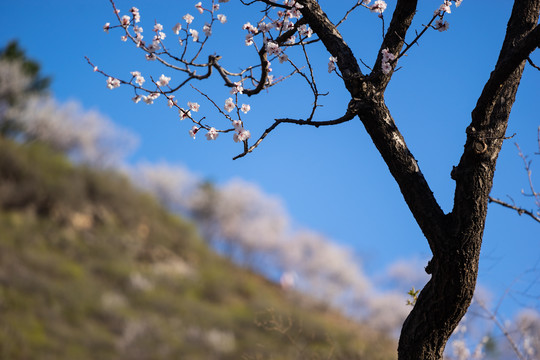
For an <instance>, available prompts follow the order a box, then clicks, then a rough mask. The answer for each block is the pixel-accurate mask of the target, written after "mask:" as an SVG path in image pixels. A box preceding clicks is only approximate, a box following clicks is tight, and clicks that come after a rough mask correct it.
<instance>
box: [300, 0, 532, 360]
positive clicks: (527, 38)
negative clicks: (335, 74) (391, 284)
mask: <svg viewBox="0 0 540 360" xmlns="http://www.w3.org/2000/svg"><path fill="white" fill-rule="evenodd" d="M298 2H300V3H301V4H302V5H304V8H303V9H301V12H302V14H303V17H304V19H305V21H306V22H307V23H308V24H309V25H310V26H311V28H312V29H313V31H314V32H315V33H317V35H318V37H319V38H320V39H321V41H322V42H323V44H324V46H325V47H326V49H327V50H328V51H329V52H330V53H331V54H332V56H335V57H337V59H338V63H337V65H338V67H339V69H340V71H341V73H342V74H343V80H344V83H345V86H346V87H347V89H348V91H349V92H350V94H351V102H350V103H349V109H348V113H352V114H354V115H357V116H358V117H359V118H360V120H361V121H362V123H363V124H364V126H365V128H366V130H367V132H368V133H369V135H370V136H371V139H372V141H373V143H374V144H375V146H376V147H377V149H378V150H379V152H380V154H381V155H382V157H383V159H384V161H385V162H386V164H387V165H388V168H389V170H390V172H391V174H392V176H393V177H394V179H395V180H396V182H397V183H398V185H399V187H400V189H401V193H402V194H403V197H404V199H405V201H406V203H407V205H408V206H409V209H410V210H411V212H412V214H413V215H414V217H415V219H416V221H417V222H418V225H419V226H420V228H421V229H422V232H423V233H424V235H425V237H426V239H427V241H428V243H429V245H430V248H431V251H432V253H433V258H432V260H431V261H430V262H429V264H428V266H427V267H426V271H427V272H428V273H429V274H431V279H430V281H429V282H428V283H427V285H426V286H425V287H424V289H423V290H422V291H421V293H420V295H419V297H418V300H417V302H416V305H415V306H414V308H413V310H412V311H411V313H410V315H409V316H408V318H407V320H406V321H405V323H404V325H403V328H402V332H401V336H400V340H399V348H398V354H399V359H411V360H421V359H442V354H443V351H444V347H445V345H446V342H447V341H448V338H449V337H450V335H451V334H452V332H453V330H454V329H455V328H456V326H457V325H458V323H459V321H460V320H461V318H462V317H463V316H464V315H465V313H466V311H467V308H468V307H469V305H470V303H471V300H472V297H473V293H474V289H475V285H476V278H477V274H478V261H479V257H480V247H481V244H482V236H483V231H484V223H485V219H486V214H487V203H488V195H489V193H490V191H491V187H492V183H493V174H494V172H495V164H496V161H497V157H498V154H499V151H500V149H501V146H502V143H503V140H504V136H505V132H506V128H507V124H508V117H509V115H510V110H511V108H512V105H513V103H514V100H515V95H516V92H517V89H518V86H519V82H520V79H521V76H522V73H523V69H524V66H525V61H526V59H527V58H528V56H529V54H530V53H531V52H532V51H534V50H535V49H536V48H537V47H538V46H540V27H539V25H538V17H539V13H540V0H516V1H515V3H514V6H513V9H512V14H511V16H510V20H509V22H508V27H507V33H506V37H505V40H504V43H503V45H502V48H501V51H500V54H499V59H498V61H497V64H496V66H495V69H494V70H493V72H492V73H491V76H490V78H489V80H488V81H487V83H486V85H485V87H484V89H483V91H482V94H481V95H480V97H479V99H478V102H477V105H476V107H475V109H474V110H473V112H472V115H471V118H472V120H471V124H470V125H469V126H468V127H467V130H466V133H467V140H466V143H465V146H464V151H463V155H462V157H461V160H460V162H459V164H458V166H457V167H455V168H454V169H453V171H452V173H451V177H452V179H454V180H455V181H456V189H455V195H454V207H453V210H452V211H451V212H450V213H448V214H444V212H443V211H442V209H441V208H440V206H439V205H438V203H437V201H436V199H435V197H434V196H433V193H432V191H431V190H430V188H429V185H428V184H427V182H426V180H425V178H424V176H423V174H422V172H421V171H420V169H419V166H418V164H417V162H416V160H415V158H414V157H413V155H412V154H411V152H410V151H409V149H408V148H407V145H406V143H405V140H404V139H403V136H402V135H401V133H400V132H399V130H398V128H397V126H396V124H395V123H394V119H393V118H392V115H391V113H390V111H389V109H388V108H387V107H386V104H385V101H384V92H385V89H386V86H387V85H388V82H389V81H390V79H391V77H392V74H393V72H392V71H391V72H390V73H389V74H383V72H382V71H380V70H381V63H382V56H381V55H380V52H379V57H378V59H377V61H376V63H375V66H374V71H373V72H372V73H371V74H369V75H365V74H363V73H362V72H361V70H360V67H359V65H358V62H357V61H356V58H355V57H354V54H353V52H352V50H351V49H350V48H349V46H348V45H347V44H346V42H345V41H344V40H343V38H342V36H341V35H340V33H339V31H338V29H337V27H336V26H335V25H334V24H332V22H331V21H330V20H329V19H328V17H327V16H326V14H325V13H324V12H323V11H322V9H321V8H320V6H319V3H318V1H317V0H298ZM416 6H417V1H416V0H398V2H397V5H396V9H395V11H394V14H393V16H392V21H391V23H390V25H389V28H388V30H387V32H386V36H385V37H384V40H383V43H382V45H381V50H382V49H388V50H389V52H390V53H392V54H394V55H396V56H398V55H399V54H400V52H401V51H403V46H404V41H403V39H405V35H406V33H407V30H408V29H409V26H410V24H411V22H412V20H413V17H414V15H415V12H416Z"/></svg>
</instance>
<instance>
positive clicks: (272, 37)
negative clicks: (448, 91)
mask: <svg viewBox="0 0 540 360" xmlns="http://www.w3.org/2000/svg"><path fill="white" fill-rule="evenodd" d="M227 2H229V0H218V1H212V2H211V5H209V6H208V7H205V6H204V4H203V3H204V1H198V2H197V3H196V4H195V5H194V7H195V10H196V12H198V13H199V14H205V13H206V14H210V17H211V21H209V22H206V23H205V24H204V25H203V26H202V30H201V29H199V30H201V33H204V36H206V37H209V36H211V35H212V26H213V24H214V22H217V21H219V22H220V23H222V24H224V23H225V22H226V21H227V17H226V16H225V15H223V14H217V13H216V12H217V11H218V10H219V9H220V3H227ZM370 2H371V0H364V1H363V4H364V6H365V7H367V8H368V9H370V10H371V11H372V12H375V13H378V14H379V16H382V13H383V12H384V11H385V9H386V7H387V4H386V2H385V1H383V0H376V1H374V3H373V4H372V5H371V6H368V4H369V3H370ZM283 4H284V5H285V6H286V7H287V8H286V9H280V10H278V11H277V15H278V16H277V18H275V19H271V18H269V17H268V16H265V17H264V18H263V20H261V21H259V22H257V23H256V25H252V24H251V23H249V22H246V23H245V24H244V25H243V29H244V30H246V31H247V35H246V38H245V44H246V45H247V46H250V45H254V38H255V37H256V36H260V38H261V40H262V43H263V49H264V50H265V51H266V53H267V54H269V55H272V56H275V57H277V58H278V59H279V62H280V63H284V62H286V61H289V58H288V56H287V54H285V50H286V49H287V47H288V46H292V45H295V44H296V43H297V37H299V38H300V40H299V41H300V42H302V41H304V40H305V39H306V38H310V37H312V35H313V30H312V29H311V28H310V27H309V26H308V25H307V24H301V25H300V24H297V23H295V19H300V18H301V17H302V13H301V11H302V9H303V8H304V6H303V5H302V4H300V3H299V2H297V0H283ZM113 6H114V3H113ZM444 11H446V10H444ZM129 12H130V15H123V16H121V15H120V10H117V9H116V7H115V13H116V16H117V19H118V25H116V26H111V24H110V23H106V24H105V26H104V27H103V29H104V31H105V32H108V31H109V30H110V29H111V28H114V27H116V28H120V29H123V30H124V31H125V34H124V35H123V36H122V38H121V39H122V40H123V41H127V40H128V39H131V40H132V41H133V42H134V43H135V45H136V46H137V47H139V48H141V49H142V50H144V51H145V57H146V59H147V60H156V59H158V57H159V56H160V55H161V54H162V53H165V54H168V50H167V47H165V45H164V40H165V39H166V37H167V35H166V33H165V31H164V27H163V25H162V24H160V23H158V22H156V23H155V24H154V25H153V28H152V32H153V33H154V34H153V35H152V39H151V42H150V41H145V40H146V39H144V36H143V28H142V27H141V26H139V25H138V23H139V22H140V21H141V15H140V12H139V9H138V8H136V7H132V8H131V9H130V10H129ZM447 12H449V11H447ZM215 14H217V15H215ZM182 19H183V21H185V23H180V22H179V23H176V24H175V25H174V26H173V27H172V32H173V33H174V34H175V35H178V36H179V38H178V41H179V43H180V45H181V46H182V45H184V41H187V40H188V39H189V37H191V39H192V41H193V42H198V43H199V44H200V46H201V48H202V46H203V45H204V43H205V42H206V39H204V41H199V39H200V33H199V31H198V30H196V29H195V28H192V23H193V22H194V20H195V16H193V15H192V14H189V13H187V14H185V15H184V16H183V17H182ZM131 29H132V30H133V32H131V31H130V30H131ZM290 30H295V33H297V35H292V36H290V37H289V38H288V39H283V38H279V35H281V34H283V33H284V32H286V31H290ZM274 31H275V32H276V33H275V34H273V32H274ZM278 38H279V40H278ZM186 46H187V43H186ZM255 47H256V48H257V46H255ZM199 51H200V50H199ZM257 51H259V48H257ZM392 60H394V55H392V54H390V53H387V52H384V51H383V71H384V72H385V73H388V72H389V71H390V70H391V68H392V66H391V65H390V61H392ZM180 61H184V60H183V55H182V59H180ZM192 61H193V60H192ZM336 63H337V58H336V57H330V59H329V63H328V72H329V73H331V72H332V71H335V69H336ZM263 66H264V68H265V69H266V71H267V73H266V79H265V84H264V85H265V86H269V85H271V84H272V82H273V76H272V75H270V74H269V73H270V72H272V68H271V67H270V62H269V61H268V60H266V62H265V63H264V64H263ZM96 71H97V70H96ZM104 74H105V73H104ZM105 75H106V74H105ZM106 76H108V75H106ZM131 76H132V78H131V80H130V81H123V80H119V79H116V78H113V77H110V76H108V79H107V87H108V88H109V89H114V88H117V87H119V86H120V85H121V84H127V85H131V86H133V87H134V88H135V91H136V94H135V96H134V97H133V99H132V100H133V101H134V102H135V103H138V102H140V101H141V100H142V101H143V102H145V103H146V104H153V103H154V101H155V100H156V99H157V98H158V97H159V96H160V95H162V94H163V95H164V96H165V97H166V98H167V103H168V106H169V107H171V108H172V107H173V106H174V107H176V108H177V109H178V111H179V116H180V119H181V120H184V119H186V118H188V119H191V121H193V122H194V123H195V125H193V127H192V128H191V129H190V130H189V133H190V135H191V136H192V137H193V138H195V135H196V134H197V132H198V131H199V130H200V129H205V130H207V134H206V138H207V139H208V140H215V139H216V138H217V137H218V135H219V133H220V132H223V131H225V132H227V131H231V129H229V130H216V129H215V128H214V127H210V126H209V125H205V124H202V123H201V120H199V121H197V120H195V119H194V118H193V117H192V115H191V114H192V112H197V111H198V110H199V104H197V103H194V102H188V106H187V109H184V108H181V107H179V106H178V105H177V101H176V100H175V99H174V96H173V95H171V94H170V92H171V91H172V89H171V87H169V83H170V81H171V78H170V77H168V76H165V75H164V74H162V75H161V76H160V77H159V79H158V80H157V81H154V80H152V83H153V84H155V85H156V88H155V89H149V88H147V87H143V86H144V84H145V83H146V80H145V78H144V77H143V76H142V75H141V73H140V72H139V71H133V72H131ZM244 80H246V79H244V78H241V79H240V80H238V81H236V82H235V81H234V80H232V82H231V83H229V84H228V85H229V86H230V87H231V90H230V93H231V94H232V95H236V96H238V95H237V94H242V93H243V91H244V88H243V82H244ZM164 87H165V88H167V87H168V90H164V89H163V90H162V88H164ZM137 91H142V92H144V94H145V95H140V94H137ZM235 108H236V109H237V113H238V115H240V111H241V112H243V113H244V114H246V113H247V112H248V111H249V110H250V106H249V105H247V104H242V106H239V105H237V103H236V101H233V99H232V98H228V99H227V100H226V101H225V110H226V111H227V112H229V113H230V112H231V111H232V110H234V109H235ZM226 116H227V117H228V118H229V119H230V117H229V115H226ZM230 120H231V121H233V128H234V141H235V142H238V141H246V140H247V139H249V138H250V132H249V131H248V130H245V129H244V127H243V122H242V121H241V120H240V119H239V120H232V119H230Z"/></svg>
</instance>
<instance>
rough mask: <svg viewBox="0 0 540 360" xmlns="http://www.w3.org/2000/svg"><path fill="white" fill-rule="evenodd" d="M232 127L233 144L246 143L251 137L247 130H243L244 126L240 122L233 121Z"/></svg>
mask: <svg viewBox="0 0 540 360" xmlns="http://www.w3.org/2000/svg"><path fill="white" fill-rule="evenodd" d="M233 127H234V135H233V140H234V142H239V141H246V140H247V139H249V138H250V137H251V134H250V132H249V130H246V129H244V125H243V124H242V121H240V120H234V121H233Z"/></svg>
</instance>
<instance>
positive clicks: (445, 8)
mask: <svg viewBox="0 0 540 360" xmlns="http://www.w3.org/2000/svg"><path fill="white" fill-rule="evenodd" d="M462 1H463V0H455V3H456V7H459V6H460V5H461V2H462ZM451 5H452V2H451V1H450V0H444V2H443V3H442V5H441V6H439V8H437V10H435V12H434V14H433V16H438V17H439V18H438V19H437V21H435V25H433V28H434V29H435V30H438V31H440V32H443V31H446V30H448V28H449V27H450V24H449V23H448V21H444V19H443V17H444V14H447V13H448V14H450V13H452V9H451V8H450V6H451Z"/></svg>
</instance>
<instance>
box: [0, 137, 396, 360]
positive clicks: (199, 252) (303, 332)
mask: <svg viewBox="0 0 540 360" xmlns="http://www.w3.org/2000/svg"><path fill="white" fill-rule="evenodd" d="M0 319H1V320H0V359H6V360H7V359H10V360H17V359H43V360H46V359H55V360H58V359H77V360H84V359H100V360H106V359H370V360H371V359H374V360H375V359H392V358H395V349H396V344H395V342H394V341H393V340H389V339H388V338H387V337H385V336H384V335H382V334H378V333H376V332H375V331H373V330H370V329H367V328H365V327H362V326H360V325H358V324H355V323H353V322H351V321H349V320H347V319H346V318H344V317H343V316H341V315H340V314H338V313H336V312H332V311H330V310H328V309H326V308H324V307H323V306H320V305H317V303H316V302H315V301H310V300H309V299H307V298H306V297H305V296H301V295H299V294H296V293H293V292H290V291H284V290H282V289H281V288H280V287H279V286H277V285H276V284H274V283H271V282H269V281H268V280H266V279H264V278H263V277H261V276H259V275H256V274H254V273H253V272H251V271H248V270H245V269H243V268H239V267H238V266H236V265H234V264H232V263H231V262H230V261H229V260H226V259H224V258H222V257H220V256H218V255H216V254H215V253H214V252H213V251H212V250H211V249H210V248H208V247H207V245H206V243H205V242H204V241H202V240H201V239H200V238H199V236H198V235H197V232H196V230H195V227H194V226H193V225H192V224H190V223H188V222H186V221H185V220H183V219H181V218H179V217H177V216H175V215H172V214H171V213H169V212H167V211H166V210H165V209H164V208H162V207H161V206H160V205H158V203H157V201H155V200H154V199H153V198H151V197H150V196H149V195H146V194H143V193H141V192H140V191H137V190H135V188H134V187H133V186H132V185H131V184H130V183H129V181H128V180H126V178H124V177H122V176H120V175H119V174H117V173H114V172H111V171H107V170H96V169H95V168H90V167H86V166H82V165H73V164H72V163H71V162H70V161H69V160H68V159H67V158H66V157H65V156H64V155H62V154H60V153H58V152H56V151H54V150H52V149H51V148H50V147H48V146H46V145H43V144H41V143H38V142H30V143H27V144H23V145H21V144H20V143H17V142H14V141H12V140H8V139H6V138H4V137H1V136H0Z"/></svg>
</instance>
